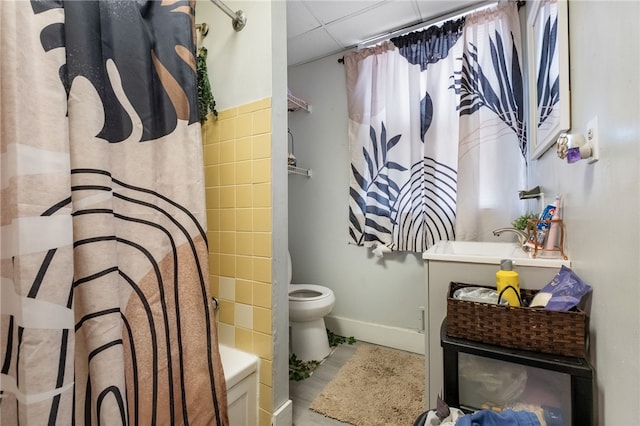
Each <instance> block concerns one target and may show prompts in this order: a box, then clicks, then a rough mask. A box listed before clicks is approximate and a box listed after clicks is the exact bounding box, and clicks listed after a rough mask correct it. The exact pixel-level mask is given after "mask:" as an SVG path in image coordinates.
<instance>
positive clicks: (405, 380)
mask: <svg viewBox="0 0 640 426" xmlns="http://www.w3.org/2000/svg"><path fill="white" fill-rule="evenodd" d="M309 408H310V409H311V410H313V411H316V412H318V413H320V414H323V415H325V416H328V417H331V418H334V419H336V420H340V421H341V422H345V423H350V424H352V425H356V426H378V425H380V426H392V425H397V426H411V425H413V422H414V421H415V420H416V418H417V417H418V416H419V415H420V414H421V413H422V412H423V411H425V407H424V356H422V355H417V354H414V353H410V352H404V351H400V350H396V349H390V348H385V347H381V346H373V345H368V344H365V343H361V344H360V346H359V347H358V349H357V350H356V352H355V354H354V355H353V356H352V357H351V359H350V360H349V361H347V362H346V364H345V365H344V366H343V367H342V368H341V369H340V371H338V374H337V375H336V377H334V378H333V380H331V382H329V384H328V385H327V386H326V387H325V388H324V389H323V390H322V392H320V395H318V396H317V397H316V399H314V400H313V402H311V405H310V406H309Z"/></svg>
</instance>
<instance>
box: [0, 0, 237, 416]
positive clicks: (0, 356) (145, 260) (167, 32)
mask: <svg viewBox="0 0 640 426" xmlns="http://www.w3.org/2000/svg"><path fill="white" fill-rule="evenodd" d="M194 6H195V5H194V4H193V3H192V2H189V1H178V0H163V1H161V2H160V1H135V2H134V1H99V2H98V1H59V0H55V1H54V0H50V1H47V0H40V1H1V2H0V27H1V28H2V31H1V32H0V57H2V61H1V65H0V67H1V68H0V72H1V77H2V78H1V83H0V125H1V137H0V142H1V144H0V155H1V157H0V158H1V163H0V165H1V180H0V183H1V188H0V195H1V198H0V200H1V210H0V212H1V214H0V238H1V252H0V260H1V269H0V272H1V274H0V277H1V310H0V313H1V315H0V318H1V324H0V327H1V328H0V332H1V347H0V350H1V353H0V369H1V370H0V423H1V424H2V425H17V424H20V425H45V424H49V425H72V424H86V425H89V424H91V425H98V424H104V425H107V424H108V425H115V424H119V425H125V424H126V425H128V424H132V425H134V424H166V425H174V424H184V425H186V424H192V425H214V424H215V425H222V424H227V423H228V415H227V402H226V386H225V382H224V375H223V372H222V366H221V363H220V357H219V354H218V346H217V345H218V343H217V335H216V329H215V324H214V319H213V311H212V309H211V305H210V296H209V288H208V263H207V242H206V234H205V231H206V225H205V223H206V222H205V217H206V216H205V213H206V211H205V205H204V184H203V171H202V150H201V140H200V124H199V122H198V111H197V96H196V67H195V39H194V36H193V34H194V31H193V27H194V25H193V20H194Z"/></svg>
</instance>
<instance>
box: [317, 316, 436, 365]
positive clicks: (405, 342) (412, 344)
mask: <svg viewBox="0 0 640 426" xmlns="http://www.w3.org/2000/svg"><path fill="white" fill-rule="evenodd" d="M324 321H325V324H326V326H327V328H328V329H329V330H331V331H332V332H333V333H335V334H338V335H340V336H345V337H349V336H353V337H355V338H356V340H361V341H364V342H369V343H374V344H376V345H382V346H388V347H390V348H395V349H401V350H403V351H408V352H414V353H417V354H421V355H424V348H425V341H424V334H423V333H418V332H417V331H415V330H410V329H406V328H399V327H389V326H387V325H381V324H374V323H371V322H364V321H358V320H354V319H349V318H342V317H334V316H326V317H325V318H324Z"/></svg>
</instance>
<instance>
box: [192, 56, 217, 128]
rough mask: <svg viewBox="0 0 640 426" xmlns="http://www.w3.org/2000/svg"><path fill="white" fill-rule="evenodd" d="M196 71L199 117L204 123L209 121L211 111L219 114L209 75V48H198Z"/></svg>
mask: <svg viewBox="0 0 640 426" xmlns="http://www.w3.org/2000/svg"><path fill="white" fill-rule="evenodd" d="M196 73H197V79H198V117H199V118H200V123H204V122H205V121H207V115H209V113H210V112H212V113H213V115H215V116H216V117H217V116H218V111H216V100H215V99H214V97H213V93H211V85H210V84H209V76H208V75H207V49H206V48H205V47H201V48H200V49H198V56H197V58H196Z"/></svg>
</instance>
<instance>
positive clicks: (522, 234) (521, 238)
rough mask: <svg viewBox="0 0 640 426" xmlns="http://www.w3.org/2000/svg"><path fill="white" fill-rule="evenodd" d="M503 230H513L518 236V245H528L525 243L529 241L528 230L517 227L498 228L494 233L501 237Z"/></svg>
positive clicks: (523, 246)
mask: <svg viewBox="0 0 640 426" xmlns="http://www.w3.org/2000/svg"><path fill="white" fill-rule="evenodd" d="M503 232H513V233H514V234H516V235H517V236H518V245H519V246H520V247H522V248H523V249H524V248H525V247H526V246H525V243H526V242H527V238H528V236H527V233H526V232H524V231H521V230H519V229H516V228H498V229H496V230H494V231H493V235H495V236H496V237H499V236H500V235H501V234H502V233H503Z"/></svg>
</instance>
